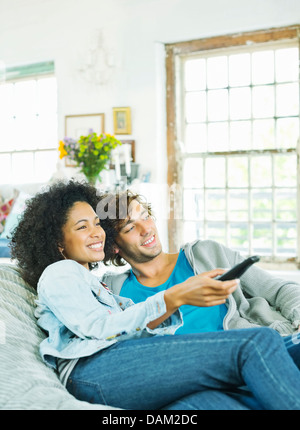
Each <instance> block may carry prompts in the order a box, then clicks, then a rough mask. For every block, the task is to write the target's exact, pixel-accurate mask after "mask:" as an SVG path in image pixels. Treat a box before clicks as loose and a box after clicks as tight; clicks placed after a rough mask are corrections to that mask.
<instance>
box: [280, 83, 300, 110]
mask: <svg viewBox="0 0 300 430" xmlns="http://www.w3.org/2000/svg"><path fill="white" fill-rule="evenodd" d="M276 97H277V105H276V107H277V109H276V113H277V115H278V116H288V115H298V113H299V90H298V84H282V85H277V90H276Z"/></svg>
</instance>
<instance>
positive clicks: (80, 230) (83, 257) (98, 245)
mask: <svg viewBox="0 0 300 430" xmlns="http://www.w3.org/2000/svg"><path fill="white" fill-rule="evenodd" d="M62 231H63V237H64V243H63V245H62V246H61V247H59V250H60V251H62V253H63V256H64V257H65V258H67V259H70V260H75V261H77V262H78V263H80V264H82V265H83V266H84V267H86V268H87V269H88V267H89V266H88V263H94V262H96V261H101V260H103V258H104V243H105V232H104V230H103V228H102V227H101V225H100V220H99V218H98V216H97V214H96V212H95V211H94V210H93V208H92V207H91V206H90V205H89V204H88V203H87V202H76V203H74V205H73V206H72V208H71V209H70V210H69V213H68V220H67V222H66V224H65V225H64V226H63V229H62Z"/></svg>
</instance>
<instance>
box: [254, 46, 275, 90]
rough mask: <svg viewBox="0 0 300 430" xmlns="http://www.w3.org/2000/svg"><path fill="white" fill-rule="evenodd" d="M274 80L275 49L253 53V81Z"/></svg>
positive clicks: (258, 82) (259, 82)
mask: <svg viewBox="0 0 300 430" xmlns="http://www.w3.org/2000/svg"><path fill="white" fill-rule="evenodd" d="M272 82H274V51H260V52H254V53H253V54H252V83H253V84H255V85H257V84H269V83H272Z"/></svg>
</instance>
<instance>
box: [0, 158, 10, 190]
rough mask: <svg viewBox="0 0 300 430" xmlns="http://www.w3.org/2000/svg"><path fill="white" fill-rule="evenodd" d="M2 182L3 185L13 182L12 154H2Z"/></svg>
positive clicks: (0, 171)
mask: <svg viewBox="0 0 300 430" xmlns="http://www.w3.org/2000/svg"><path fill="white" fill-rule="evenodd" d="M0 166H1V169H0V182H1V184H10V183H11V182H12V180H11V165H10V154H0Z"/></svg>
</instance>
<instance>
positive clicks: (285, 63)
mask: <svg viewBox="0 0 300 430" xmlns="http://www.w3.org/2000/svg"><path fill="white" fill-rule="evenodd" d="M275 61H276V81H277V82H287V81H298V78H299V55H298V48H287V49H277V50H276V51H275Z"/></svg>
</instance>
